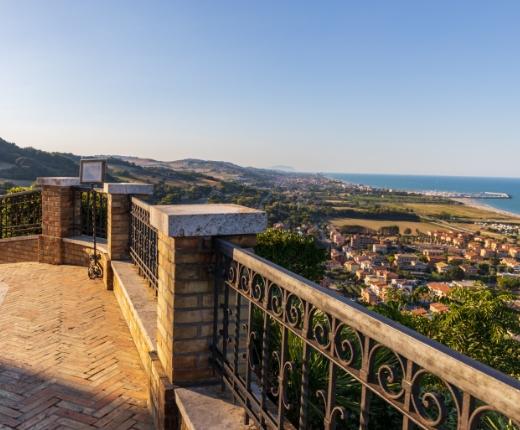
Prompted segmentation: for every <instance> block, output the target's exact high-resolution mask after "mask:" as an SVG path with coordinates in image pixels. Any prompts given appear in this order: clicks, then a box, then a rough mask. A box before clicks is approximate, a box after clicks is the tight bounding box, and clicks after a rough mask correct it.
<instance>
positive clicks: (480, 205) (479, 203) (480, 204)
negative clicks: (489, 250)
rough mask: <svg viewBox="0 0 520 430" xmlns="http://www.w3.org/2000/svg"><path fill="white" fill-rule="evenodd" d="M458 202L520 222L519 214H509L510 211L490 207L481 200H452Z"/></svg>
mask: <svg viewBox="0 0 520 430" xmlns="http://www.w3.org/2000/svg"><path fill="white" fill-rule="evenodd" d="M452 200H454V201H456V202H459V203H463V204H465V205H467V206H471V207H474V208H476V209H481V210H485V211H489V212H494V213H496V214H500V215H505V216H508V217H511V218H515V220H518V221H519V222H520V215H519V214H516V213H514V212H509V211H505V210H502V209H497V208H495V207H493V206H491V205H488V204H486V203H483V202H482V201H480V200H475V199H463V198H461V199H452Z"/></svg>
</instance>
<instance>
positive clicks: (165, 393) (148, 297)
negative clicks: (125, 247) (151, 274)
mask: <svg viewBox="0 0 520 430" xmlns="http://www.w3.org/2000/svg"><path fill="white" fill-rule="evenodd" d="M111 266H112V272H113V285H114V295H115V296H116V299H117V302H118V303H119V307H120V309H121V314H122V315H123V318H124V319H125V321H126V323H127V325H128V329H129V330H130V334H131V335H132V339H133V340H134V343H135V346H136V348H137V352H138V354H139V357H140V358H141V362H142V365H143V368H144V370H145V372H146V374H147V375H148V389H149V396H148V397H149V398H148V401H149V409H150V412H151V413H152V415H153V418H154V422H155V427H156V428H157V429H175V428H177V426H176V425H175V423H174V421H175V417H176V405H175V397H174V390H173V385H172V384H170V382H169V380H168V378H167V377H166V373H165V372H164V370H163V367H162V365H161V362H160V361H159V359H158V358H157V352H156V333H157V299H156V297H155V294H154V292H153V291H152V290H151V288H150V287H149V286H148V284H147V282H146V281H145V280H144V279H143V278H142V277H140V276H139V275H138V274H137V270H136V268H135V267H134V265H133V264H132V263H129V262H124V261H114V262H112V263H111Z"/></svg>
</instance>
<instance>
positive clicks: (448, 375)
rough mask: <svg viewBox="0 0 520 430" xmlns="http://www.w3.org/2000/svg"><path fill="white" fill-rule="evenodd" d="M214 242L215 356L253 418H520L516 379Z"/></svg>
mask: <svg viewBox="0 0 520 430" xmlns="http://www.w3.org/2000/svg"><path fill="white" fill-rule="evenodd" d="M217 247H218V250H219V254H218V259H217V281H216V282H217V285H216V288H215V311H214V312H215V318H214V339H213V346H212V351H213V354H212V357H213V362H214V365H215V368H216V370H217V371H218V372H219V374H221V375H222V379H223V382H224V383H225V385H227V387H228V388H229V389H230V391H231V393H232V395H233V397H234V399H235V401H236V402H238V403H239V404H241V405H242V406H243V407H244V408H245V411H246V416H247V420H248V421H249V420H252V421H253V422H254V424H255V425H256V426H257V427H259V428H262V429H264V428H269V429H270V428H277V429H282V428H283V429H285V428H299V429H319V428H325V429H350V428H352V429H369V428H374V429H393V428H402V429H410V428H424V429H438V428H453V429H462V430H466V429H478V428H488V429H514V428H520V427H519V424H518V423H519V422H520V382H519V381H518V380H516V379H513V378H510V377H509V376H507V375H504V374H502V373H500V372H498V371H495V370H494V369H491V368H489V367H487V366H485V365H483V364H481V363H478V362H476V361H474V360H471V359H469V358H467V357H465V356H463V355H461V354H459V353H456V352H454V351H453V350H451V349H449V348H447V347H445V346H443V345H441V344H439V343H437V342H435V341H432V340H430V339H428V338H426V337H424V336H422V335H420V334H418V333H416V332H414V331H413V330H410V329H408V328H406V327H403V326H401V325H400V324H397V323H395V322H393V321H391V320H389V319H387V318H385V317H383V316H381V315H378V314H376V313H373V312H371V311H368V310H367V309H365V308H364V307H363V306H361V305H359V304H357V303H355V302H353V301H351V300H349V299H346V298H344V297H342V296H340V295H338V294H336V293H334V292H331V291H330V290H327V289H325V288H322V287H320V286H319V285H316V284H314V283H312V282H310V281H307V280H305V279H303V278H301V277H299V276H297V275H294V274H292V273H291V272H288V271H286V270H284V269H282V268H280V267H278V266H276V265H274V264H272V263H270V262H268V261H266V260H264V259H262V258H260V257H258V256H256V255H254V254H253V253H251V252H248V251H246V250H243V249H240V248H238V247H236V246H234V245H232V244H230V243H228V242H225V241H221V240H219V241H218V243H217ZM461 335H463V334H461ZM515 426H516V427H515Z"/></svg>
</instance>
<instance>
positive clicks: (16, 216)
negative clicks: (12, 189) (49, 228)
mask: <svg viewBox="0 0 520 430" xmlns="http://www.w3.org/2000/svg"><path fill="white" fill-rule="evenodd" d="M41 232H42V196H41V192H40V191H24V192H21V193H13V194H6V195H4V196H0V239H5V238H8V237H16V236H27V235H31V234H40V233H41Z"/></svg>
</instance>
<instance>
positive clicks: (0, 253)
mask: <svg viewBox="0 0 520 430" xmlns="http://www.w3.org/2000/svg"><path fill="white" fill-rule="evenodd" d="M38 249H39V237H38V236H21V237H13V238H10V239H1V240H0V264H1V263H21V262H24V261H38V259H39V253H38Z"/></svg>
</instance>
